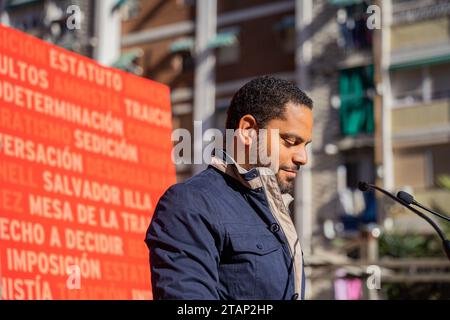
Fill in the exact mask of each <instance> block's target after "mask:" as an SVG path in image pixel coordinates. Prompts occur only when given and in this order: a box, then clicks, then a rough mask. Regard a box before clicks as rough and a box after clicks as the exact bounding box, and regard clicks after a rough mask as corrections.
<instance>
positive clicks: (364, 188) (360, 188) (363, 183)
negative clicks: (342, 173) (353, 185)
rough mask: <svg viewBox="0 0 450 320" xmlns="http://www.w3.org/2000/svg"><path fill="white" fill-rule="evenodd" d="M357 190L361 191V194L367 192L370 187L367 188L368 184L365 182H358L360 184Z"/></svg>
mask: <svg viewBox="0 0 450 320" xmlns="http://www.w3.org/2000/svg"><path fill="white" fill-rule="evenodd" d="M358 188H359V190H361V191H362V192H366V191H367V190H369V189H370V186H369V184H368V183H367V182H364V181H360V182H359V183H358Z"/></svg>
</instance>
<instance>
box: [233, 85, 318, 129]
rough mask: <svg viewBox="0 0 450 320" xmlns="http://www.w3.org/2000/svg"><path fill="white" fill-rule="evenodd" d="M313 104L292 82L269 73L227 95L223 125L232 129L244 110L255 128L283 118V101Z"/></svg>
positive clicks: (308, 105) (236, 125) (284, 102)
mask: <svg viewBox="0 0 450 320" xmlns="http://www.w3.org/2000/svg"><path fill="white" fill-rule="evenodd" d="M289 102H291V103H294V104H298V105H302V106H306V107H308V108H310V109H312V108H313V101H312V100H311V98H309V97H308V96H307V95H306V94H305V93H304V92H303V91H302V90H300V89H299V88H298V87H297V86H296V85H295V84H294V83H292V82H290V81H287V80H283V79H278V78H275V77H272V76H262V77H258V78H255V79H253V80H251V81H249V82H248V83H246V84H245V85H244V86H243V87H242V88H240V89H239V90H238V91H237V92H236V93H235V94H234V96H233V99H231V103H230V107H229V108H228V112H227V120H226V124H225V126H226V129H236V128H237V127H238V125H239V121H240V120H241V118H242V117H243V116H245V115H247V114H250V115H252V116H253V117H255V119H256V123H257V124H258V127H259V128H265V126H266V124H267V122H269V121H270V120H273V119H284V112H285V109H286V104H287V103H289Z"/></svg>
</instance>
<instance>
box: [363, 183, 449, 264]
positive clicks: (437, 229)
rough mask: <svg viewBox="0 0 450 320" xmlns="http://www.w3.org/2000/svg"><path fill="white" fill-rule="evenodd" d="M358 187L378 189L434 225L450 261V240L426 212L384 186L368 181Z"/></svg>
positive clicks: (364, 189) (365, 189) (366, 189)
mask: <svg viewBox="0 0 450 320" xmlns="http://www.w3.org/2000/svg"><path fill="white" fill-rule="evenodd" d="M358 188H359V190H361V191H363V192H366V191H368V190H369V189H374V190H377V191H379V192H381V193H383V194H384V195H386V196H388V197H389V198H391V199H392V200H394V201H396V202H398V203H400V204H401V205H402V206H404V207H406V208H408V209H409V210H411V211H412V212H414V213H415V214H417V215H418V216H419V217H421V218H422V219H424V220H425V221H427V222H428V223H429V224H430V225H431V226H432V227H433V229H434V230H435V231H436V232H437V234H438V235H439V238H441V240H442V247H443V249H444V252H445V254H446V255H447V258H448V260H449V261H450V240H448V239H447V238H446V237H445V234H444V232H443V231H442V230H441V228H439V226H438V225H437V224H436V223H435V222H434V221H433V220H431V219H430V218H429V217H428V216H426V215H425V214H423V213H422V212H420V211H419V210H417V209H416V208H413V207H411V206H410V205H409V204H408V202H406V201H405V200H402V199H401V198H397V197H396V196H394V195H393V194H392V193H390V192H388V191H386V190H384V189H383V188H380V187H377V186H376V185H373V184H369V183H366V182H359V184H358Z"/></svg>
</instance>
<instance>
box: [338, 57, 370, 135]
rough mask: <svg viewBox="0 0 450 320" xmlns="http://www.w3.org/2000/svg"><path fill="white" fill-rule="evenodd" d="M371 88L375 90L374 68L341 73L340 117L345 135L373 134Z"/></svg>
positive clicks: (368, 67) (361, 68)
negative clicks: (369, 92)
mask: <svg viewBox="0 0 450 320" xmlns="http://www.w3.org/2000/svg"><path fill="white" fill-rule="evenodd" d="M371 88H373V66H367V67H360V68H355V69H348V70H342V71H341V74H340V76H339V95H340V98H341V107H340V110H339V117H340V122H341V132H342V134H343V135H345V136H355V135H358V134H360V133H373V131H374V115H373V101H372V99H370V98H369V97H367V90H368V89H371Z"/></svg>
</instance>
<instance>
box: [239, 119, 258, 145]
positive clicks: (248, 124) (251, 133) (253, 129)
mask: <svg viewBox="0 0 450 320" xmlns="http://www.w3.org/2000/svg"><path fill="white" fill-rule="evenodd" d="M257 130H258V124H257V123H256V119H255V117H253V116H252V115H250V114H246V115H245V116H243V117H242V118H241V120H239V125H238V134H237V137H238V139H239V140H240V142H241V143H242V144H244V145H246V146H249V147H250V146H251V145H252V143H255V142H256V139H257Z"/></svg>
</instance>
